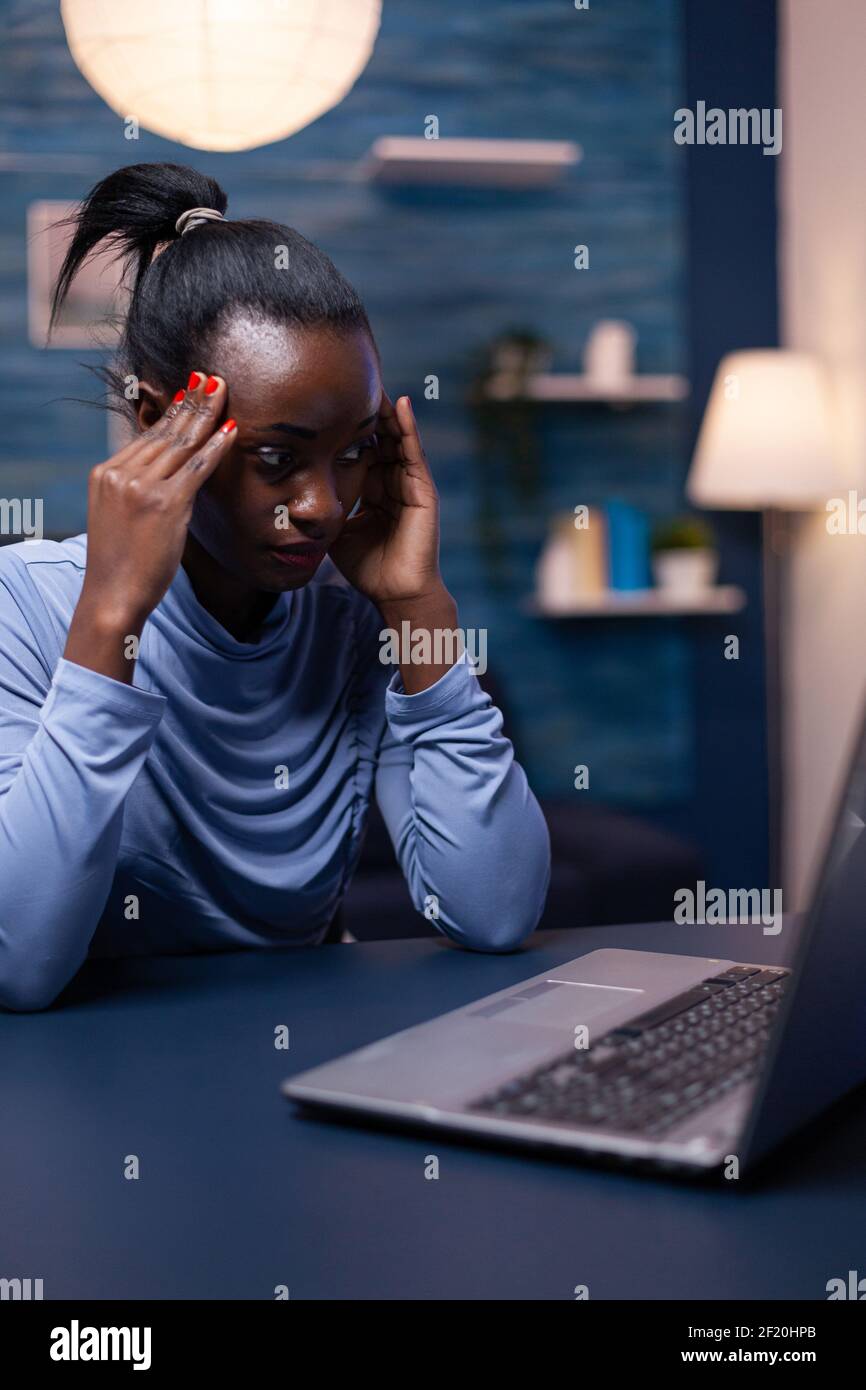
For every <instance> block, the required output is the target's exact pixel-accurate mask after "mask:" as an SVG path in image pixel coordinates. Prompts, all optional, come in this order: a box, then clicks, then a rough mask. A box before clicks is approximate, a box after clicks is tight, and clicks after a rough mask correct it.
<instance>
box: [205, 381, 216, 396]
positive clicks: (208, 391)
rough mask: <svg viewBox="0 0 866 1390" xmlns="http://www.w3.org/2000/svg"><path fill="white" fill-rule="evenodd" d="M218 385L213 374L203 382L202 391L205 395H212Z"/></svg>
mask: <svg viewBox="0 0 866 1390" xmlns="http://www.w3.org/2000/svg"><path fill="white" fill-rule="evenodd" d="M218 387H219V381H218V380H217V378H216V377H215V376H209V377H208V379H207V381H206V382H205V384H204V393H205V395H206V396H212V395H213V393H214V391H216V390H217V389H218Z"/></svg>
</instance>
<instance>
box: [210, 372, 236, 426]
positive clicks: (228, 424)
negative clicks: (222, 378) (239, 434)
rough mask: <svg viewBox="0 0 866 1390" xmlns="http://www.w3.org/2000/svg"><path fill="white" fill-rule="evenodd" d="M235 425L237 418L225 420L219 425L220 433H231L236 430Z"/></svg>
mask: <svg viewBox="0 0 866 1390" xmlns="http://www.w3.org/2000/svg"><path fill="white" fill-rule="evenodd" d="M211 380H213V378H211ZM205 390H207V387H205ZM237 427H238V422H237V420H226V422H225V424H224V425H220V434H231V432H232V430H236V429H237Z"/></svg>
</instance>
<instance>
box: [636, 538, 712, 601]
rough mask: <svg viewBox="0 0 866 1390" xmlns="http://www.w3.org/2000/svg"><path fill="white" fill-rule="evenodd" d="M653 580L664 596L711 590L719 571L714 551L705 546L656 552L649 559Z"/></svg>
mask: <svg viewBox="0 0 866 1390" xmlns="http://www.w3.org/2000/svg"><path fill="white" fill-rule="evenodd" d="M652 568H653V578H654V579H655V582H656V584H657V585H658V587H659V588H660V589H664V591H665V593H666V594H697V593H703V591H704V590H705V589H711V588H712V587H713V585H714V584H715V582H716V575H717V574H718V569H719V556H718V553H717V551H715V550H711V549H709V548H708V547H706V548H701V549H684V550H657V551H656V553H655V555H653V557H652Z"/></svg>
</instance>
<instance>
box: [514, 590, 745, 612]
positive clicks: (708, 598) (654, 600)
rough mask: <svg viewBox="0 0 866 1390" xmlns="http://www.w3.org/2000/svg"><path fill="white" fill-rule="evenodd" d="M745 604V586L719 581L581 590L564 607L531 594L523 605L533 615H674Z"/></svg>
mask: <svg viewBox="0 0 866 1390" xmlns="http://www.w3.org/2000/svg"><path fill="white" fill-rule="evenodd" d="M745 604H746V594H745V591H744V590H743V589H740V588H738V587H737V586H736V585H735V584H719V585H716V586H714V587H713V588H712V589H707V590H705V591H704V592H703V593H696V594H688V595H683V594H668V593H666V592H664V591H663V590H662V589H609V590H607V591H606V592H605V593H602V594H582V595H580V596H579V597H576V598H574V599H572V600H571V601H570V602H569V604H568V606H567V607H566V606H563V607H561V608H560V607H559V606H553V607H551V606H550V605H546V604H545V605H543V604H542V603H541V602H540V600H539V599H537V598H536V597H535V596H534V595H530V596H529V597H528V598H525V599H523V601H522V602H521V604H520V608H521V611H522V612H524V613H526V614H527V615H528V616H529V617H533V618H671V617H688V616H695V617H697V616H700V615H701V614H705V615H712V614H718V613H739V612H740V610H741V609H742V608H744V607H745Z"/></svg>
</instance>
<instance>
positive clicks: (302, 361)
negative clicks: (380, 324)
mask: <svg viewBox="0 0 866 1390" xmlns="http://www.w3.org/2000/svg"><path fill="white" fill-rule="evenodd" d="M216 355H218V356H219V358H220V364H219V365H212V364H206V365H207V366H208V369H209V370H213V371H216V372H217V373H218V374H219V375H220V376H224V377H225V379H226V382H227V383H228V388H229V399H230V403H231V409H232V411H233V412H234V413H235V414H240V413H241V412H243V413H244V414H248V415H250V416H252V415H256V416H258V415H267V416H268V420H267V421H264V420H263V421H262V422H261V423H264V424H268V423H271V417H273V421H278V420H290V421H291V420H293V419H294V418H295V417H293V416H291V415H289V416H286V414H285V413H284V412H285V411H286V409H292V410H294V412H295V416H296V417H297V421H296V422H297V423H299V424H308V425H309V426H310V427H311V428H313V429H315V428H326V427H327V426H328V425H329V424H334V423H337V422H342V421H343V420H344V419H346V418H348V417H349V416H353V417H354V416H357V420H360V419H364V418H366V416H367V415H369V414H371V413H373V412H374V411H376V410H377V409H378V405H379V400H380V397H381V392H382V382H381V377H380V375H379V365H378V362H377V360H376V353H375V350H374V348H373V345H372V343H371V342H370V339H369V337H368V335H367V334H366V333H363V332H359V331H352V332H347V333H337V332H334V330H329V329H327V328H318V327H310V328H306V327H297V326H294V325H284V324H274V323H262V324H259V325H251V324H249V323H248V322H240V321H234V322H233V323H232V324H230V325H229V326H228V327H227V329H226V331H225V332H223V333H221V334H220V339H219V349H218V353H217V354H216ZM281 411H282V412H283V413H282V414H281V413H280V412H281ZM275 412H276V413H275ZM298 412H300V414H299V413H298ZM357 420H356V421H355V423H357Z"/></svg>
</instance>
